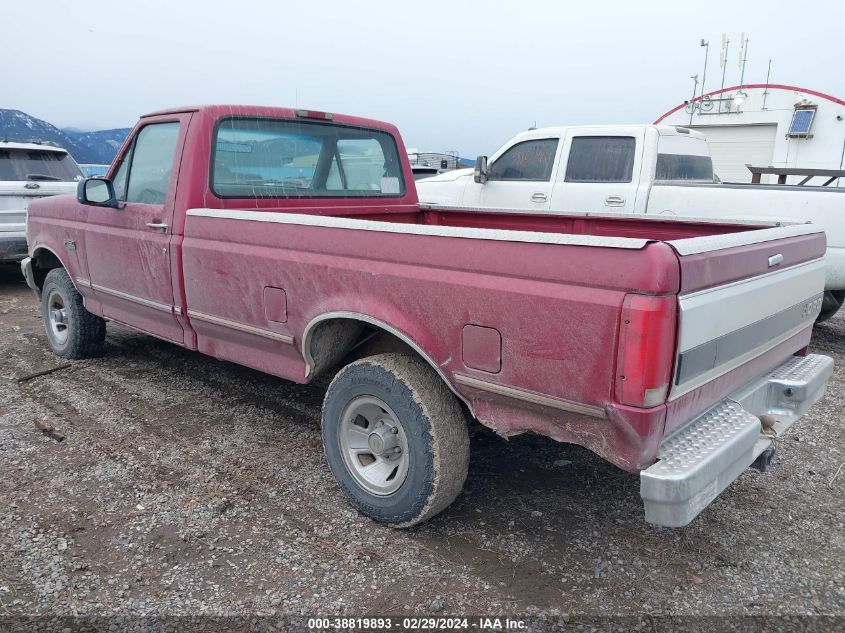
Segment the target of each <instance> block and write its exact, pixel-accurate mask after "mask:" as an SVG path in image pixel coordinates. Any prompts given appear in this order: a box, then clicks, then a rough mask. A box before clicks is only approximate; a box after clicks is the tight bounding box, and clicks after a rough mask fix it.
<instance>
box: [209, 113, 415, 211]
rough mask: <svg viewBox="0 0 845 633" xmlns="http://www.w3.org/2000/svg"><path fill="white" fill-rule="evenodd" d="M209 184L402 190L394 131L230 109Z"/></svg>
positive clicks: (255, 190) (224, 192) (279, 189)
mask: <svg viewBox="0 0 845 633" xmlns="http://www.w3.org/2000/svg"><path fill="white" fill-rule="evenodd" d="M212 148H213V151H212V159H211V190H212V191H213V192H214V193H215V195H217V196H219V197H221V198H371V197H372V198H398V197H401V196H403V195H404V194H405V180H404V177H403V174H402V163H401V161H400V160H399V153H398V151H397V148H396V141H395V140H394V138H393V136H392V135H391V134H388V133H387V132H383V131H380V130H372V129H367V128H359V127H351V126H344V125H338V124H334V123H325V122H315V121H299V120H289V119H268V118H251V117H226V118H223V119H221V120H220V121H219V122H218V123H217V126H216V129H215V133H214V142H213V146H212Z"/></svg>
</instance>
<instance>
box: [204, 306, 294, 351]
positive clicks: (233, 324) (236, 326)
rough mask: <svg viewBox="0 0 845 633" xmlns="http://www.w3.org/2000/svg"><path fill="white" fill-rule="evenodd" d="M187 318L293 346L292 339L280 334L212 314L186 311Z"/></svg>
mask: <svg viewBox="0 0 845 633" xmlns="http://www.w3.org/2000/svg"><path fill="white" fill-rule="evenodd" d="M188 317H190V318H191V319H197V320H198V321H206V322H207V323H214V324H215V325H223V326H225V327H230V328H232V329H233V330H239V331H241V332H246V333H247V334H254V335H256V336H263V337H264V338H269V339H273V340H274V341H280V342H282V343H286V344H288V345H293V337H292V336H289V335H287V334H282V333H280V332H273V331H272V330H265V329H263V328H259V327H255V326H252V325H247V324H246V323H239V322H238V321H230V320H229V319H223V318H221V317H218V316H214V315H212V314H206V313H204V312H197V311H196V310H188Z"/></svg>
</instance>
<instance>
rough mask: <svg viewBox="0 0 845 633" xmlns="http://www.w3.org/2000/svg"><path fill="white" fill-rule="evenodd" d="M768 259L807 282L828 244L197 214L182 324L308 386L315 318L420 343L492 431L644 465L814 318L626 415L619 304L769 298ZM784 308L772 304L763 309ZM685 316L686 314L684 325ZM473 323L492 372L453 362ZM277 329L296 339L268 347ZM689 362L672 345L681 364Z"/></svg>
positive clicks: (732, 318)
mask: <svg viewBox="0 0 845 633" xmlns="http://www.w3.org/2000/svg"><path fill="white" fill-rule="evenodd" d="M233 220H236V221H235V222H232V221H233ZM772 252H777V253H778V254H780V255H782V257H783V262H784V263H783V265H782V267H780V268H779V269H778V272H781V269H791V268H793V267H796V269H799V268H800V267H801V266H804V265H806V267H805V268H800V273H799V281H800V279H801V278H802V276H803V275H807V276H808V277H807V278H812V277H813V276H818V275H819V274H820V273H819V272H818V270H817V269H818V268H819V267H820V266H822V264H821V260H820V258H821V256H822V254H823V252H824V236H823V234H821V233H820V232H819V231H818V229H817V228H814V227H812V226H809V225H795V226H789V227H772V226H771V224H767V223H760V224H749V223H733V222H725V223H712V222H699V221H684V222H676V221H674V220H673V221H667V220H662V219H650V218H643V217H642V216H639V217H634V218H626V217H623V218H620V217H613V216H611V217H602V216H593V215H586V214H584V215H575V214H567V215H566V216H559V215H555V216H549V215H544V216H526V215H523V214H506V213H501V212H492V213H486V212H476V211H465V210H462V211H449V210H443V209H436V210H434V209H424V208H419V209H416V210H414V211H410V210H409V211H407V212H402V213H397V212H390V213H379V212H373V210H372V209H371V210H369V211H366V212H365V211H364V210H363V209H354V210H351V211H348V212H343V211H342V210H339V209H332V210H331V215H329V214H328V213H322V214H301V213H285V212H280V211H276V210H268V211H263V210H262V211H255V210H245V209H191V210H189V211H188V212H187V222H186V225H185V238H184V243H183V249H182V257H183V267H184V280H185V305H187V306H188V313H187V317H188V319H187V321H186V323H185V325H186V328H187V329H188V330H189V331H194V332H195V333H196V336H197V340H196V346H197V348H198V349H200V351H204V352H206V353H209V354H212V355H215V356H218V357H220V358H225V359H228V360H233V361H235V362H238V363H242V364H246V365H250V366H253V367H256V368H258V369H261V370H263V371H267V372H269V373H274V374H277V375H280V376H283V377H285V378H290V379H294V380H298V381H306V380H309V379H310V377H311V374H312V372H313V370H314V363H313V362H312V360H311V359H310V358H309V353H310V350H309V345H310V341H311V336H312V333H313V331H314V326H315V324H316V323H318V322H320V321H321V320H324V319H333V318H361V319H363V320H365V321H367V322H369V323H371V324H373V325H374V326H377V327H380V328H384V327H389V328H391V331H394V332H395V333H396V334H397V335H398V336H399V337H400V338H402V339H403V340H405V341H406V342H408V343H409V344H410V345H412V346H413V347H415V348H416V349H417V350H426V356H428V357H429V360H430V362H431V364H432V365H433V366H435V367H437V368H439V371H440V373H441V375H442V376H443V377H444V378H445V379H446V381H447V383H448V384H450V385H451V386H452V387H453V389H454V390H455V392H456V393H457V394H458V395H459V396H460V397H461V398H462V399H463V400H464V402H465V403H467V405H468V407H469V408H470V410H471V411H472V412H473V414H474V415H475V417H476V418H477V419H479V420H480V421H481V422H483V423H484V424H486V425H488V426H490V427H492V428H494V429H496V430H497V431H499V432H500V433H502V434H504V435H509V434H513V433H519V432H524V431H536V432H539V433H542V434H544V435H549V436H551V437H554V438H556V439H558V440H562V441H567V442H573V443H578V444H582V445H584V446H587V447H588V448H590V449H591V450H593V451H595V452H597V453H599V454H600V455H602V456H604V457H606V458H607V459H609V460H611V461H613V462H614V463H616V464H617V465H619V466H621V467H622V468H625V469H627V470H638V469H640V468H642V467H644V466H647V465H648V464H650V463H652V462H653V461H654V459H655V455H656V454H657V450H658V445H659V442H660V439H661V438H662V436H663V433H664V429H671V428H675V427H677V426H678V425H680V424H682V423H683V422H685V421H688V420H689V419H691V417H694V416H695V415H697V414H699V413H701V412H702V411H704V410H706V409H707V408H708V407H710V406H712V405H713V404H714V403H716V402H718V401H719V399H721V398H722V397H724V396H725V395H726V394H728V393H730V392H731V391H732V390H734V389H737V388H739V387H741V386H742V385H743V384H744V383H745V382H747V381H749V380H751V379H752V378H755V377H757V376H759V375H761V374H764V373H765V372H766V371H768V370H769V369H771V368H773V367H775V366H777V365H778V364H780V363H782V362H783V361H784V360H785V359H786V358H788V357H789V356H791V355H792V354H794V353H796V352H798V351H799V350H801V349H802V348H805V347H806V346H807V344H808V342H809V339H810V334H811V327H812V318H810V317H808V318H809V320H807V318H800V319H799V320H798V321H797V322H795V323H793V322H791V321H790V322H789V323H788V327H786V329H785V330H783V331H777V332H774V333H773V336H772V338H771V340H769V341H763V342H760V343H759V344H758V345H755V346H754V348H753V349H748V350H745V351H746V352H747V353H746V354H745V355H744V356H743V358H741V359H736V358H723V359H722V361H723V362H720V364H719V366H718V367H715V366H714V367H710V368H708V371H709V373H708V374H706V376H705V378H706V381H704V383H702V382H700V381H699V382H698V383H697V384H695V387H694V388H688V389H684V390H680V389H675V388H674V387H673V389H674V390H675V391H676V394H675V395H676V399H674V400H672V399H671V398H672V396H670V401H669V402H668V403H666V404H663V403H661V404H659V405H658V406H656V407H651V408H641V407H632V406H628V405H624V404H620V403H618V402H616V401H615V395H614V386H615V385H616V382H617V381H616V379H615V375H616V371H617V370H616V365H617V359H616V355H615V354H614V353H607V352H609V351H610V350H615V349H617V345H618V340H619V336H620V326H621V325H622V307H623V303H624V302H625V299H626V296H630V293H638V294H640V293H645V294H647V295H654V296H674V295H678V294H690V295H695V294H696V293H701V292H706V291H708V289H716V288H719V287H722V286H724V285H725V284H732V283H735V282H737V281H738V280H746V279H748V278H758V277H759V280H758V281H756V282H755V284H756V285H754V288H756V291H757V292H759V293H761V294H762V295H765V294H766V288H767V287H768V286H769V285H771V284H773V283H777V281H776V280H777V278H778V276H777V275H774V276H773V275H770V274H768V273H769V272H770V271H769V267H768V263H767V262H768V257H769V256H770V254H771V253H772ZM779 266H780V265H779ZM758 286H759V287H758ZM268 287H271V288H283V289H284V290H285V293H286V299H287V313H286V315H285V321H284V322H280V321H272V320H268V316H267V314H266V313H265V309H264V307H263V306H264V305H265V299H264V295H263V293H264V292H265V289H266V288H268ZM798 294H801V292H800V291H798ZM226 297H231V298H232V300H231V301H226V300H222V298H226ZM803 299H804V297H803V295H801V300H803ZM778 301H791V299H790V298H789V297H785V296H779V297H777V299H776V300H775V303H777V302H778ZM699 303H700V301H699ZM787 307H789V306H780V305H775V304H773V303H772V302H771V301H770V302H768V303H765V304H764V308H763V307H761V308H760V310H762V309H765V310H768V311H773V312H778V311H780V310H781V309H782V308H787ZM691 310H692V309H691ZM758 311H759V310H758ZM690 314H692V312H690ZM760 314H761V315H763V316H768V314H769V312H767V313H765V314H763V313H762V312H761V313H760ZM811 316H812V315H811ZM695 317H696V318H697V319H698V320H699V321H707V320H708V319H710V320H711V321H712V323H713V324H714V327H711V328H710V329H708V331H707V337H709V338H710V339H713V340H716V339H720V338H721V337H722V336H725V335H727V334H729V333H730V332H733V331H734V330H736V329H737V328H742V327H744V326H747V325H749V323H751V321H749V319H751V320H756V315H755V314H754V313H753V311H751V312H748V313H743V314H726V313H724V312H723V311H720V309H719V306H718V305H717V304H715V303H712V302H706V301H705V302H704V303H703V304H701V305H698V306H697V307H696V308H695ZM684 318H685V317H684V314H683V311H682V310H681V312H680V315H679V317H678V320H679V322H681V329H683V319H684ZM467 324H472V325H473V327H475V326H478V327H480V328H486V329H488V330H490V333H491V334H492V335H493V336H494V337H498V338H497V340H499V341H500V342H499V343H498V344H497V345H498V346H499V347H497V351H490V350H487V351H485V352H484V353H485V354H487V355H488V356H490V357H491V358H488V359H486V360H489V361H490V362H492V363H494V364H496V363H498V365H497V369H496V370H495V371H484V370H481V371H479V370H477V369H474V368H473V367H470V366H468V365H467V362H466V359H465V358H461V357H460V356H456V355H455V351H456V350H461V349H462V345H464V344H465V343H462V341H464V336H465V335H464V328H465V326H467ZM273 336H277V337H285V339H286V342H285V343H279V342H276V343H272V342H268V338H271V337H273ZM277 340H278V339H277ZM691 344H692V343H691ZM695 344H696V345H697V341H696V342H695ZM598 349H601V350H606V351H605V352H603V353H600V354H596V353H595V350H598ZM685 351H687V350H685V349H683V348H678V349H677V350H675V349H673V350H671V353H672V355H675V356H676V359H675V361H674V363H677V362H678V360H677V357H680V355H681V354H682V353H684V352H685ZM676 352H677V354H676ZM465 353H466V352H465ZM470 353H471V352H470ZM497 355H498V359H497V358H494V357H495V356H497ZM738 361H741V362H738ZM669 362H672V361H671V358H670V359H666V360H665V361H664V363H667V364H668V363H669ZM694 378H696V379H700V378H701V375H697V376H696V377H694ZM692 384H694V383H687V385H686V387H689V386H690V385H692ZM516 385H518V387H515V386H516ZM676 387H678V386H677V385H676ZM656 418H659V420H660V423H659V424H655V419H656Z"/></svg>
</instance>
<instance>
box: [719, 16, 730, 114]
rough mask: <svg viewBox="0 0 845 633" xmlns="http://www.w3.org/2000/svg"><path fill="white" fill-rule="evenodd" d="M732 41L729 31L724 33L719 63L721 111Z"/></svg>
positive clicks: (720, 109)
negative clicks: (720, 73)
mask: <svg viewBox="0 0 845 633" xmlns="http://www.w3.org/2000/svg"><path fill="white" fill-rule="evenodd" d="M730 44H731V41H730V40H729V39H728V34H727V33H722V52H721V54H720V55H719V65H720V66H721V67H722V88H721V90H720V92H719V95H720V97H719V112H721V111H722V98H721V94H722V92H723V91H724V90H725V70H726V69H727V65H728V47H729V46H730Z"/></svg>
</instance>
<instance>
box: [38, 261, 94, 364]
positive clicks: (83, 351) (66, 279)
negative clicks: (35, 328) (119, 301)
mask: <svg viewBox="0 0 845 633" xmlns="http://www.w3.org/2000/svg"><path fill="white" fill-rule="evenodd" d="M41 317H42V319H43V320H44V329H45V330H46V331H47V342H48V343H49V344H50V349H52V350H53V353H54V354H56V356H61V357H62V358H89V357H91V356H95V355H96V354H97V353H98V352H100V350H101V349H102V347H103V341H105V338H106V322H105V321H104V320H103V319H101V318H100V317H98V316H97V315H95V314H91V313H90V312H88V310H86V309H85V306H84V305H83V302H82V296H81V295H80V294H79V292H77V290H76V287H75V286H74V285H73V282H72V281H71V279H70V275H68V274H67V271H66V270H65V269H64V268H54V269H53V270H51V271H50V272H49V273H47V277H46V278H45V279H44V286H43V287H42V288H41Z"/></svg>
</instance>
